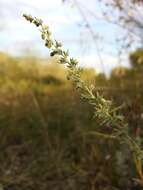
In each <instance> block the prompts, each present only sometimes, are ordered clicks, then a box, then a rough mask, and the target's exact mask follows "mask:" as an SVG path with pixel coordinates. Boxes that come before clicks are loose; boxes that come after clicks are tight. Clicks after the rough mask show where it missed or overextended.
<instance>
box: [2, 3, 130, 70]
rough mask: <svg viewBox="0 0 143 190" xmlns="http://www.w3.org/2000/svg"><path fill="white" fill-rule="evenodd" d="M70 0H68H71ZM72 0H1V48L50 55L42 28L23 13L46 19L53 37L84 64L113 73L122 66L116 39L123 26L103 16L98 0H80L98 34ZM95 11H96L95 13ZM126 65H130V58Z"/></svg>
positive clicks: (12, 52)
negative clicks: (91, 32)
mask: <svg viewBox="0 0 143 190" xmlns="http://www.w3.org/2000/svg"><path fill="white" fill-rule="evenodd" d="M67 1H68V0H67ZM73 2H74V1H72V0H69V1H68V2H65V3H63V2H62V0H0V51H4V52H7V53H10V54H13V55H16V56H17V55H22V54H29V55H31V54H35V55H36V56H44V57H45V56H46V57H48V56H49V51H48V50H47V49H46V48H45V47H44V45H43V42H42V40H41V38H40V33H39V31H38V30H37V29H36V28H35V27H34V26H32V25H30V23H28V22H26V21H25V20H24V18H22V14H23V13H27V14H31V15H33V16H36V17H39V18H41V19H43V20H44V22H45V23H47V24H48V25H49V27H50V30H51V31H52V34H53V37H54V38H55V39H57V40H59V41H61V42H62V44H63V46H64V47H65V48H66V49H69V52H70V55H71V56H72V57H76V58H77V59H78V60H79V62H80V65H81V66H86V67H93V68H95V69H96V70H97V71H99V72H100V71H101V72H103V71H104V72H105V73H109V72H110V71H111V69H112V68H113V67H116V66H119V65H120V64H121V63H119V59H118V57H117V52H116V51H115V50H116V48H117V47H116V44H115V42H114V40H115V36H116V35H117V33H118V34H119V33H120V28H118V27H117V26H114V25H111V24H109V23H108V24H107V23H106V22H105V21H104V20H102V15H101V10H100V8H101V7H100V5H99V3H98V1H97V0H88V3H87V0H77V2H78V3H79V4H80V5H81V8H82V11H83V13H84V14H85V15H86V17H87V20H88V22H89V24H90V25H91V27H92V30H93V32H94V34H95V38H94V40H93V36H92V35H91V34H90V32H89V31H88V28H87V27H86V26H85V22H84V21H83V18H82V15H81V14H80V12H79V10H78V8H77V7H76V5H75V4H74V3H73ZM91 13H94V17H93V15H91ZM125 60H126V61H124V63H122V64H123V65H128V61H127V58H126V59H125Z"/></svg>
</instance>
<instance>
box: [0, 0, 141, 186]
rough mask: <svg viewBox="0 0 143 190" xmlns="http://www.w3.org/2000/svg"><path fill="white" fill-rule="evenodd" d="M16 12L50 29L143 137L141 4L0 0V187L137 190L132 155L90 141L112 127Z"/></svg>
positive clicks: (94, 0)
mask: <svg viewBox="0 0 143 190" xmlns="http://www.w3.org/2000/svg"><path fill="white" fill-rule="evenodd" d="M23 13H27V14H31V15H32V16H36V17H38V18H41V19H42V20H43V21H44V22H45V23H46V24H48V25H49V27H50V30H51V32H52V35H53V38H55V39H57V40H58V41H61V42H62V44H63V46H64V47H65V49H68V50H69V52H70V56H71V57H75V58H77V59H78V61H79V65H80V66H81V67H83V68H84V71H83V73H82V78H83V79H84V80H86V81H87V83H89V84H90V83H92V84H94V85H95V93H96V92H97V91H98V92H99V93H100V94H102V95H103V96H104V97H106V98H107V99H110V100H112V101H113V103H114V104H115V105H116V106H120V105H122V109H121V113H122V114H123V115H124V116H125V118H126V121H127V122H128V123H129V127H130V133H131V135H132V137H133V138H139V137H142V135H143V134H142V127H143V89H142V86H143V47H142V45H143V2H142V0H126V1H124V0H89V1H88V2H87V1H86V0H40V1H39V0H0V139H1V141H0V163H1V165H0V190H19V189H22V190H37V189H39V190H47V189H49V190H76V189H77V190H78V189H81V190H88V189H89V190H132V189H134V190H140V189H142V188H141V186H140V184H139V183H138V175H137V173H136V171H135V168H134V166H133V164H132V162H133V161H132V159H131V155H130V152H129V151H127V150H126V151H124V152H123V151H122V145H120V144H118V143H115V142H114V140H112V139H106V138H102V136H100V135H97V134H98V132H107V133H111V127H112V126H108V125H105V126H103V127H101V126H100V123H101V121H99V120H95V119H94V118H93V108H92V107H91V106H90V105H88V104H87V103H86V102H85V101H83V100H81V98H80V96H79V94H78V93H77V92H76V90H75V89H74V87H73V84H72V83H71V82H69V81H67V79H66V75H67V70H66V68H64V67H63V66H62V65H59V64H58V63H57V59H56V58H54V57H53V58H50V57H49V53H50V52H49V50H48V49H46V48H45V47H44V44H43V41H42V40H41V38H40V32H39V31H38V30H36V28H35V27H34V26H33V25H30V24H29V23H27V22H26V21H25V20H24V18H23V17H22V14H23ZM96 132H97V133H96ZM141 143H142V142H141Z"/></svg>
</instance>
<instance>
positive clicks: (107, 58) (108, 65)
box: [77, 54, 129, 75]
mask: <svg viewBox="0 0 143 190" xmlns="http://www.w3.org/2000/svg"><path fill="white" fill-rule="evenodd" d="M77 58H78V60H79V64H80V66H84V67H92V68H94V69H96V70H97V72H103V70H104V71H105V73H106V74H107V75H108V74H109V73H110V72H111V70H112V69H113V68H115V67H117V66H121V65H120V64H119V60H118V57H115V56H111V55H108V54H102V61H103V63H102V64H103V65H102V64H101V63H100V61H99V57H98V56H97V55H88V56H78V57H77ZM123 65H124V66H127V67H128V66H129V63H128V60H127V59H126V60H124V63H123Z"/></svg>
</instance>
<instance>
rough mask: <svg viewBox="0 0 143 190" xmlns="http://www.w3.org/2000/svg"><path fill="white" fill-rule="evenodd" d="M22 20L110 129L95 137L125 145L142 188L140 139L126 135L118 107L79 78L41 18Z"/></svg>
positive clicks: (75, 65) (75, 64)
mask: <svg viewBox="0 0 143 190" xmlns="http://www.w3.org/2000/svg"><path fill="white" fill-rule="evenodd" d="M23 17H24V18H25V19H26V20H27V21H29V22H30V23H33V24H34V25H35V26H36V27H37V28H39V29H40V32H41V38H42V39H43V40H44V42H45V46H46V47H47V48H49V49H50V50H51V53H50V55H51V56H55V55H56V56H58V58H59V64H63V65H65V66H66V67H67V68H68V75H67V79H68V80H71V81H72V82H73V84H74V86H75V88H76V89H77V90H78V92H79V93H80V95H81V98H83V99H85V100H86V101H87V102H88V103H89V104H91V105H92V106H93V107H94V117H95V118H98V119H100V121H101V125H104V124H106V125H107V124H108V125H110V126H112V128H113V130H112V134H104V133H99V132H97V133H96V132H95V133H94V134H95V135H100V136H101V137H103V138H113V139H116V140H118V141H119V143H120V144H123V145H125V146H127V147H128V148H129V149H130V151H131V153H132V156H133V160H134V163H135V166H136V170H137V172H138V175H139V178H140V184H141V185H143V168H142V166H143V150H142V149H141V139H140V136H137V137H136V138H133V136H132V135H131V134H130V132H129V126H128V124H127V123H126V121H125V118H124V117H123V116H122V115H121V114H119V109H120V107H114V105H113V104H112V102H111V101H110V100H106V99H105V98H104V97H103V96H102V95H101V94H99V93H98V92H96V93H95V90H96V88H95V87H94V86H93V85H92V84H91V85H89V84H87V83H86V82H85V81H83V80H82V79H81V72H82V69H81V68H80V67H78V61H77V60H76V59H74V58H71V57H70V56H69V52H68V51H65V50H64V49H63V47H62V44H61V43H60V42H58V41H56V40H53V39H52V38H51V32H50V30H49V27H48V26H47V25H45V24H44V23H43V21H42V20H41V19H38V18H36V17H32V16H31V15H26V14H24V15H23Z"/></svg>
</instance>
